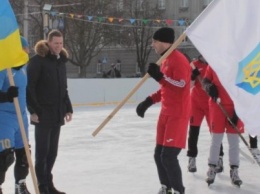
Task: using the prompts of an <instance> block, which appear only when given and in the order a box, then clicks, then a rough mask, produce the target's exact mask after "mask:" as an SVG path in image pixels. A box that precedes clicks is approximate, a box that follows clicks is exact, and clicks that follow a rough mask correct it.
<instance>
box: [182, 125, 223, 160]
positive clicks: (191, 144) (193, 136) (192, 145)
mask: <svg viewBox="0 0 260 194" xmlns="http://www.w3.org/2000/svg"><path fill="white" fill-rule="evenodd" d="M199 134H200V126H190V130H189V138H188V151H187V156H189V157H194V158H196V157H197V155H198V139H199ZM209 138H210V137H209ZM219 156H224V152H223V146H222V144H221V146H220V151H219Z"/></svg>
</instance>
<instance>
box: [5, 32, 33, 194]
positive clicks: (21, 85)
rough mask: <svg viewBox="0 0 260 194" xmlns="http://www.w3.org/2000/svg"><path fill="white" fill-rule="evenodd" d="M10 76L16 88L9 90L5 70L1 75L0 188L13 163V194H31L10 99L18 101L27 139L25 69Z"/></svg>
mask: <svg viewBox="0 0 260 194" xmlns="http://www.w3.org/2000/svg"><path fill="white" fill-rule="evenodd" d="M21 44H22V47H23V48H24V51H25V52H27V51H28V47H29V46H28V42H27V41H26V40H25V38H24V37H21ZM27 54H28V53H27ZM12 75H13V79H14V81H15V83H16V84H17V85H16V86H10V83H9V78H8V75H7V70H2V71H0V102H1V103H0V117H1V120H0V143H1V144H0V185H2V184H3V183H4V181H5V174H6V171H7V170H8V168H9V166H11V164H12V163H13V162H14V160H15V159H16V161H15V166H14V177H15V194H30V192H29V191H28V189H27V187H26V182H25V179H26V177H27V175H28V174H29V165H28V161H27V158H26V153H25V148H24V143H23V140H22V135H21V131H20V126H19V123H18V119H17V115H16V110H15V106H14V103H13V98H14V97H18V101H19V104H20V108H21V113H22V118H23V123H24V128H25V133H26V136H27V139H28V118H27V112H26V85H27V74H26V65H24V64H23V65H21V66H18V67H13V68H12ZM18 93H19V96H18ZM9 192H10V191H9ZM9 192H8V193H9ZM2 193H3V192H2V188H1V186H0V194H2Z"/></svg>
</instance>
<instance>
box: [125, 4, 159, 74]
mask: <svg viewBox="0 0 260 194" xmlns="http://www.w3.org/2000/svg"><path fill="white" fill-rule="evenodd" d="M127 7H128V8H127V10H129V12H128V14H129V15H130V17H131V18H139V20H137V21H136V22H135V23H133V28H132V30H131V34H132V36H133V40H134V46H135V50H136V57H137V59H136V61H137V64H138V67H139V68H140V72H141V74H142V75H144V74H145V73H146V69H145V67H146V64H147V62H148V58H149V55H150V53H151V50H152V47H151V40H152V35H153V32H154V29H153V27H152V26H154V25H153V24H152V23H151V22H152V21H153V19H158V17H160V15H161V13H160V12H159V10H158V9H157V4H156V1H151V0H141V1H140V0H133V1H131V2H128V4H127ZM155 17H156V18H155Z"/></svg>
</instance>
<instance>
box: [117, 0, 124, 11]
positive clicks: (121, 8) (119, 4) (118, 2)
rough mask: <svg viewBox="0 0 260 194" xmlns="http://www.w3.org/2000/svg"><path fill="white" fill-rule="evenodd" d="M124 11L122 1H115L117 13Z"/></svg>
mask: <svg viewBox="0 0 260 194" xmlns="http://www.w3.org/2000/svg"><path fill="white" fill-rule="evenodd" d="M123 10H124V0H118V1H117V11H123Z"/></svg>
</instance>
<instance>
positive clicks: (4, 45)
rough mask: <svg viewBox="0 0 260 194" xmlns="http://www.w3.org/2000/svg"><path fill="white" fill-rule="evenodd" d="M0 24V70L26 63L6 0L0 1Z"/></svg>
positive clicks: (25, 55)
mask: <svg viewBox="0 0 260 194" xmlns="http://www.w3.org/2000/svg"><path fill="white" fill-rule="evenodd" d="M0 24H1V27H0V70H3V69H6V68H10V67H17V66H20V65H22V64H25V63H27V61H28V60H29V58H28V54H27V53H25V52H24V50H23V49H22V45H21V39H20V34H19V28H18V24H17V21H16V18H15V15H14V12H13V10H12V8H11V5H10V3H9V1H8V0H1V6H0Z"/></svg>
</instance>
